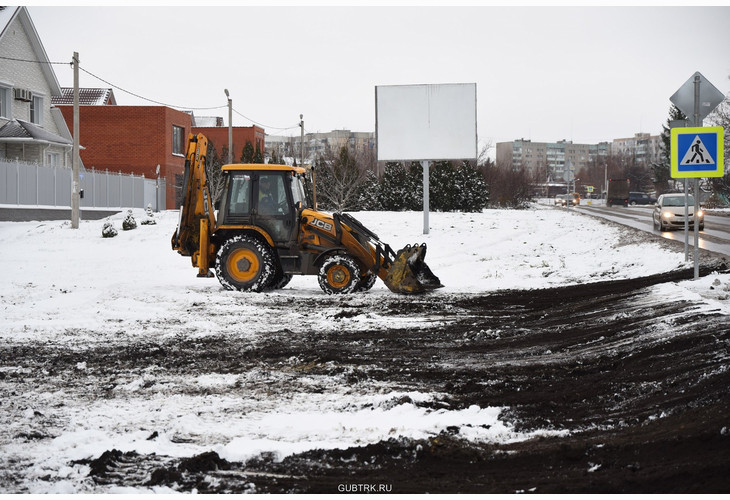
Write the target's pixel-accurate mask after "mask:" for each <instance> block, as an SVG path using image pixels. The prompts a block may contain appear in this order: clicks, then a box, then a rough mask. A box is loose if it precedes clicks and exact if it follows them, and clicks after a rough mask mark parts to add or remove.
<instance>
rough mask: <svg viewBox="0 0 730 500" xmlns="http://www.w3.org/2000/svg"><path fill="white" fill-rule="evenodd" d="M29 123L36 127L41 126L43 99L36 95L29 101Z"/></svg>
mask: <svg viewBox="0 0 730 500" xmlns="http://www.w3.org/2000/svg"><path fill="white" fill-rule="evenodd" d="M30 121H31V123H35V124H36V125H43V98H42V97H38V96H36V95H34V96H33V99H32V100H31V101H30Z"/></svg>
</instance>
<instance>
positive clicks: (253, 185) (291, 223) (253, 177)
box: [218, 164, 310, 246]
mask: <svg viewBox="0 0 730 500" xmlns="http://www.w3.org/2000/svg"><path fill="white" fill-rule="evenodd" d="M223 172H224V174H225V175H226V187H225V190H224V193H223V197H222V199H221V205H220V212H219V214H218V226H219V227H221V226H241V225H252V226H260V227H262V228H263V229H265V230H266V231H267V232H268V233H269V235H270V236H271V238H272V239H273V240H274V242H275V243H276V244H277V246H278V245H286V244H287V243H289V242H291V241H292V240H293V239H296V229H297V219H298V216H299V210H301V208H303V207H308V206H309V205H310V203H309V202H308V197H307V195H306V191H305V189H304V181H305V179H304V176H305V171H304V169H302V168H297V167H289V166H286V165H264V164H232V165H224V166H223Z"/></svg>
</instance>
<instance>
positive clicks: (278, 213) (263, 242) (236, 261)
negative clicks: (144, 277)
mask: <svg viewBox="0 0 730 500" xmlns="http://www.w3.org/2000/svg"><path fill="white" fill-rule="evenodd" d="M207 150H208V140H207V138H206V137H205V136H204V135H202V134H197V135H193V134H190V137H189V141H188V149H187V155H186V160H185V175H184V178H183V195H184V199H183V205H182V206H181V208H180V219H179V222H178V226H177V229H176V230H175V233H174V234H173V236H172V249H173V250H176V251H177V252H178V253H180V254H181V255H184V256H190V257H191V259H192V264H193V267H197V268H198V276H200V277H207V276H212V275H213V274H212V272H211V268H214V269H215V275H216V276H217V277H218V279H219V280H220V282H221V284H222V285H223V286H224V287H225V288H227V289H230V290H241V291H251V292H260V291H264V290H270V289H277V288H282V287H284V286H286V284H287V283H288V282H289V281H290V280H291V278H292V276H293V275H317V276H318V280H319V285H320V287H321V288H322V290H323V291H324V292H325V293H328V294H335V293H351V292H357V291H366V290H369V289H370V288H372V286H373V285H374V284H375V281H376V280H377V278H378V277H379V278H381V279H382V280H383V282H384V283H385V285H386V286H387V287H388V288H389V289H390V290H392V291H393V292H396V293H422V292H426V291H429V290H433V289H435V288H439V287H441V286H443V285H442V284H441V282H440V280H439V279H438V278H437V277H436V276H435V275H434V274H433V273H432V272H431V270H430V269H429V267H428V266H427V265H426V263H425V262H424V258H425V255H426V244H425V243H424V244H422V245H413V246H411V245H407V246H406V247H405V248H403V249H401V250H399V251H398V252H397V253H396V252H393V250H392V249H391V248H390V246H389V245H387V244H385V243H383V242H381V241H380V239H379V238H378V236H377V235H375V233H373V232H372V231H370V230H368V229H367V228H366V227H364V226H363V225H362V224H361V223H360V222H358V221H357V220H356V219H355V218H354V217H352V216H351V215H348V214H345V213H334V214H330V213H327V212H321V211H318V210H317V209H316V208H315V207H313V206H312V202H311V201H310V200H309V197H308V196H307V194H306V190H305V183H307V182H308V179H307V176H306V172H305V170H304V169H303V168H299V167H291V166H287V165H263V164H230V165H223V167H222V170H223V174H224V180H225V188H224V190H223V194H222V196H221V201H220V205H219V207H218V217H217V219H216V214H215V209H214V207H213V206H212V200H211V196H210V188H209V186H208V180H207V176H206V172H205V165H206V162H207V153H208V151H207Z"/></svg>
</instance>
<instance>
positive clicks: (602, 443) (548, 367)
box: [0, 269, 730, 493]
mask: <svg viewBox="0 0 730 500" xmlns="http://www.w3.org/2000/svg"><path fill="white" fill-rule="evenodd" d="M710 271H711V270H710V269H708V270H704V271H703V272H710ZM691 272H692V271H691V270H684V271H678V272H674V273H667V274H664V275H658V276H651V277H646V278H641V279H637V280H625V281H615V282H605V283H595V284H589V285H577V286H570V287H565V288H559V289H545V290H527V291H509V292H504V293H497V294H485V295H448V294H433V295H428V296H419V297H406V298H404V297H399V296H392V297H391V296H388V297H387V298H378V300H377V301H374V300H372V299H369V298H367V297H358V296H352V297H348V298H337V299H333V298H323V299H318V298H317V299H310V298H305V299H303V300H297V301H294V302H292V301H290V300H284V299H282V300H277V299H275V300H272V301H271V303H270V304H269V305H268V311H269V312H268V313H270V314H276V311H277V310H280V311H282V312H283V311H291V310H295V311H296V312H297V313H298V314H300V315H302V317H303V318H305V319H306V317H307V314H308V313H307V311H316V314H317V315H318V318H319V319H318V320H317V322H313V323H312V324H317V323H318V322H319V321H321V318H329V319H330V320H331V321H332V322H333V323H334V324H336V325H337V326H336V327H334V328H332V329H331V330H328V331H326V332H321V331H316V330H307V328H306V327H299V326H296V325H292V327H291V328H283V329H279V330H275V331H271V332H266V334H265V335H258V336H256V337H255V338H252V337H250V336H241V335H232V336H226V335H212V336H206V337H199V338H195V337H188V336H184V335H180V336H175V337H168V338H164V339H162V338H157V339H156V340H155V341H144V340H137V341H135V342H131V343H130V344H126V345H125V344H109V345H95V346H93V347H90V348H89V349H87V350H85V351H83V359H84V370H85V371H86V374H85V376H84V377H75V376H74V374H76V373H78V370H79V368H78V363H79V359H80V358H79V351H78V346H77V347H76V349H64V348H63V346H59V345H50V344H49V345H36V346H28V345H16V346H12V345H10V346H4V347H0V353H1V354H2V356H3V357H5V356H8V358H6V359H14V360H15V361H14V362H15V363H16V364H17V366H19V367H21V368H22V369H19V370H18V372H17V373H13V374H10V373H7V374H5V373H3V375H2V380H0V382H9V381H10V379H13V380H12V381H13V382H17V383H18V386H19V387H18V393H19V394H20V393H21V392H20V391H21V386H22V385H23V384H25V385H28V386H36V385H37V386H40V387H41V388H40V389H39V390H46V391H53V390H61V389H62V388H63V387H64V384H65V383H66V381H67V382H68V385H67V386H65V387H66V389H65V390H68V391H70V392H78V393H79V394H81V393H83V394H84V396H83V397H86V398H89V400H93V398H98V397H115V396H114V387H115V385H118V384H120V383H123V382H127V381H129V380H132V379H135V378H138V377H139V376H140V375H141V374H143V373H144V372H145V370H147V369H148V367H149V366H151V365H154V366H156V367H157V369H158V370H159V372H160V373H159V376H158V382H160V381H162V380H164V379H166V378H167V379H175V380H181V379H184V378H186V377H195V376H197V375H199V374H201V373H219V374H227V373H232V374H242V373H250V372H257V371H258V372H260V373H262V374H276V376H268V375H265V376H264V377H263V379H262V381H260V382H257V383H256V384H255V385H257V386H259V387H264V388H265V389H266V391H268V392H269V394H270V395H272V397H277V395H283V396H285V395H286V394H287V393H289V392H291V391H293V390H296V391H305V392H306V391H307V390H310V391H317V390H320V388H318V387H317V386H316V385H311V384H299V383H298V380H299V377H312V376H317V375H322V376H328V377H334V378H338V379H339V380H340V381H341V383H342V384H344V385H347V386H349V387H351V388H352V389H353V390H356V391H357V390H363V391H368V390H372V388H373V387H388V388H391V389H393V390H403V391H421V392H424V393H437V394H439V397H438V398H436V399H434V400H433V401H431V402H426V403H419V405H425V406H427V407H428V406H430V407H432V408H433V409H440V408H450V409H461V408H468V407H470V406H471V405H478V406H480V407H490V406H491V407H494V406H499V407H504V408H505V411H504V412H503V414H502V415H501V419H502V420H504V421H507V422H510V423H512V424H513V425H514V426H515V429H516V430H524V431H529V430H534V429H554V430H567V431H569V432H570V435H569V436H567V437H542V438H536V439H531V440H528V441H524V442H520V443H512V444H493V443H492V444H490V443H474V442H469V441H466V440H464V439H462V438H460V436H459V434H460V431H459V429H458V428H454V429H448V430H446V431H444V432H443V433H442V434H441V435H438V436H434V437H433V438H430V439H427V440H410V439H402V438H400V439H390V440H388V441H382V442H380V443H376V444H372V445H367V446H362V447H357V448H350V449H347V450H330V451H322V450H312V451H310V452H306V453H301V454H298V455H293V456H290V457H287V458H286V459H284V460H283V461H277V460H275V459H274V457H269V456H266V455H263V456H261V457H259V458H256V459H252V460H249V461H248V462H246V463H229V462H226V461H225V460H222V459H221V458H220V457H218V456H217V455H215V454H214V453H212V454H211V453H207V454H203V455H199V456H194V457H189V458H186V459H179V458H171V457H164V456H160V455H139V454H136V453H125V454H122V453H120V452H118V451H116V450H109V452H108V453H106V454H104V455H102V456H100V457H97V458H96V459H94V460H86V461H80V462H79V464H82V465H87V466H89V469H90V479H91V480H92V481H93V482H94V483H95V484H97V485H100V486H109V485H116V486H135V487H144V486H146V487H153V486H166V487H169V488H172V489H174V490H176V491H198V492H211V493H216V492H218V493H220V492H233V493H240V492H288V493H291V492H309V493H315V492H328V493H337V492H338V489H339V492H341V491H342V490H341V488H342V485H347V484H352V483H353V478H357V479H356V480H355V482H356V483H357V484H376V485H390V486H391V492H393V493H407V492H410V493H414V492H415V493H423V492H434V493H437V492H472V493H486V492H502V493H505V492H506V493H512V492H515V491H531V490H532V491H537V492H595V493H609V492H685V491H686V492H689V491H694V492H705V493H706V492H722V491H728V489H730V478H728V476H727V474H726V472H727V470H729V468H730V446H729V445H730V437H726V436H730V431H728V432H727V433H726V434H723V433H722V429H727V428H730V420H729V419H730V405H729V404H728V398H727V394H728V392H727V391H728V387H730V372H729V371H728V366H729V365H730V324H729V322H728V318H727V316H723V315H720V314H718V313H713V312H712V311H707V310H703V309H701V308H699V307H698V304H696V303H693V302H688V301H677V300H674V301H672V300H667V298H666V297H665V296H664V295H662V294H657V293H654V292H653V291H652V289H651V286H652V285H655V284H659V283H664V282H669V281H676V280H680V279H686V278H689V277H691ZM688 274H689V275H688ZM196 307H198V308H201V310H200V311H196V314H204V313H205V309H206V306H205V305H200V304H198V305H196ZM215 311H216V314H220V315H228V316H230V318H228V319H227V320H226V321H227V323H228V324H235V321H234V320H235V311H229V312H227V313H226V312H224V311H223V310H222V309H221V308H220V307H216V308H215ZM312 314H314V313H312ZM368 314H377V315H380V316H384V317H391V316H392V317H393V318H394V319H395V318H398V319H400V318H404V317H408V318H414V320H415V321H414V325H415V326H414V327H411V328H409V327H403V326H399V327H397V328H392V329H387V330H383V329H370V328H363V326H362V325H363V323H362V322H360V321H359V319H360V318H362V317H363V316H367V315H368ZM304 324H305V325H307V324H308V323H306V322H304ZM394 324H397V325H402V324H403V323H402V322H401V321H398V322H394ZM151 327H152V328H156V326H155V325H151ZM44 373H45V377H44V376H43V374H44ZM89 374H93V377H90V376H89ZM44 379H50V383H49V382H48V381H45V382H44ZM43 384H46V386H45V387H44V386H43ZM54 384H57V386H54ZM86 386H90V387H95V388H99V389H103V390H101V391H99V392H98V393H96V394H94V391H88V390H87V389H86ZM252 387H253V386H246V385H245V384H244V386H243V387H236V388H235V389H234V392H235V394H239V395H240V396H241V397H246V392H247V390H249V389H251V388H252ZM177 390H181V391H183V392H185V391H191V395H194V394H195V391H196V390H199V389H193V388H191V387H182V388H178V389H177ZM11 404H12V403H11ZM54 425H59V424H58V423H57V422H55V423H54ZM52 437H53V430H52V428H51V429H50V430H47V431H46V434H44V435H39V436H38V437H33V438H32V439H46V438H52ZM17 438H18V439H25V438H23V436H17ZM28 439H30V438H28ZM688 478H691V479H688ZM15 480H17V479H15ZM3 483H5V481H4V480H3ZM6 484H7V483H6Z"/></svg>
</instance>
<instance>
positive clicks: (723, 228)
mask: <svg viewBox="0 0 730 500" xmlns="http://www.w3.org/2000/svg"><path fill="white" fill-rule="evenodd" d="M653 209H654V207H653V206H636V207H617V206H613V207H610V208H608V207H606V206H604V205H580V206H578V207H575V208H570V209H568V210H579V211H581V212H582V213H586V214H589V215H593V216H596V217H602V218H604V219H607V220H610V221H613V222H617V223H619V224H624V225H626V226H630V227H633V228H636V229H640V230H642V231H646V232H649V233H653V234H655V235H657V236H661V237H662V238H666V239H669V240H675V241H679V242H682V243H684V240H685V235H684V230H681V229H680V230H677V231H658V230H656V229H654V224H653V222H652V217H651V215H652V211H653ZM689 246H690V247H693V246H694V230H693V229H692V228H690V230H689ZM699 247H700V248H701V249H703V250H708V251H710V252H715V253H719V254H723V255H730V216H724V215H713V214H709V215H706V216H705V229H704V231H700V233H699Z"/></svg>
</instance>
